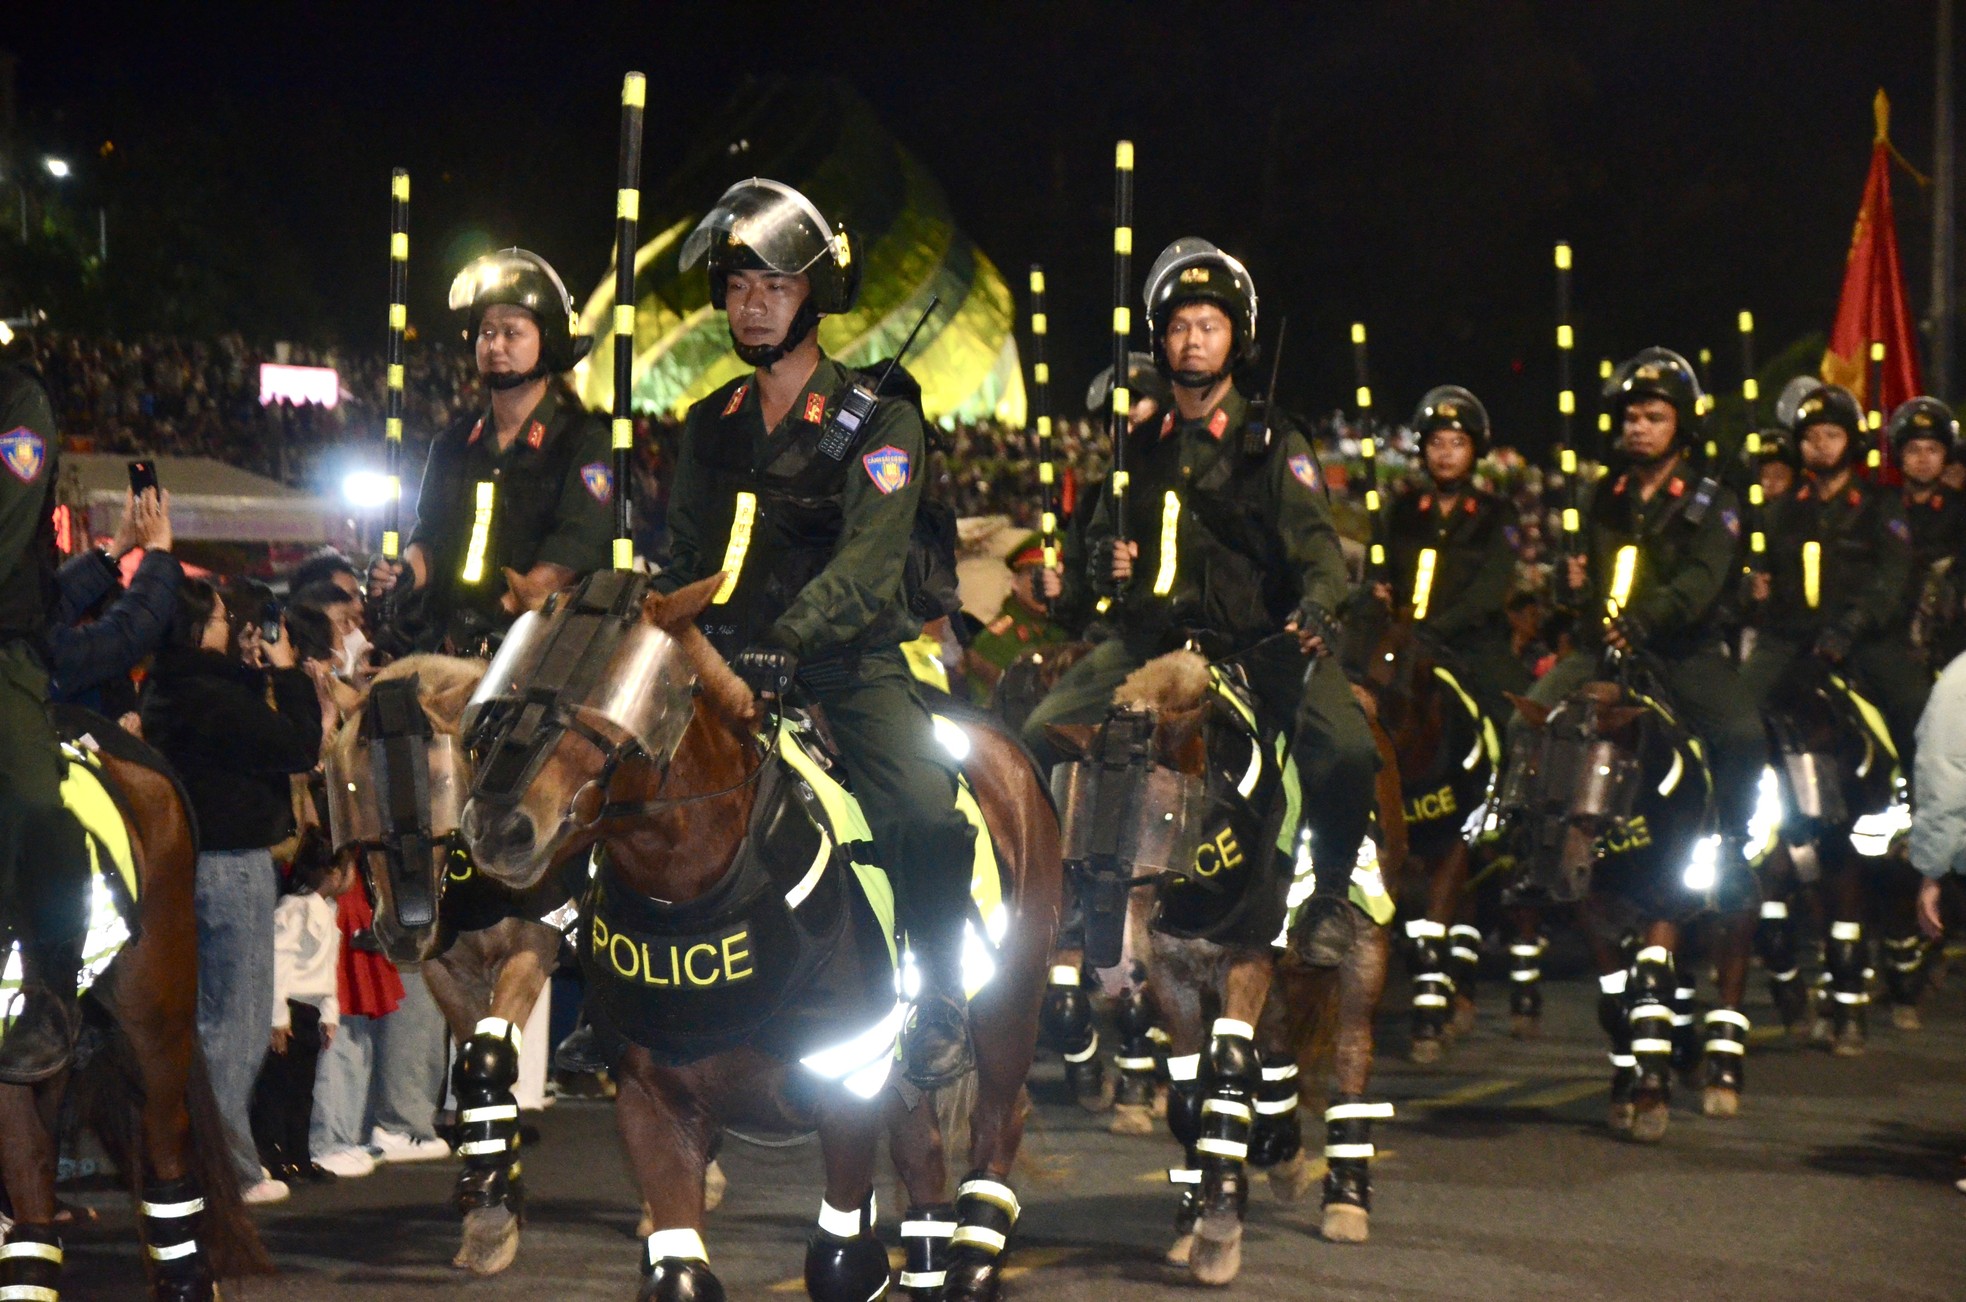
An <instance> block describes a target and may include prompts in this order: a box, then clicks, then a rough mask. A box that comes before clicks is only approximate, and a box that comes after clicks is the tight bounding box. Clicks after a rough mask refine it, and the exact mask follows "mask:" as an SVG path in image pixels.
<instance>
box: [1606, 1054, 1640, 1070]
mask: <svg viewBox="0 0 1966 1302" xmlns="http://www.w3.org/2000/svg"><path fill="white" fill-rule="evenodd" d="M1611 1065H1612V1066H1613V1067H1617V1068H1619V1069H1621V1070H1629V1069H1631V1068H1633V1067H1636V1066H1638V1059H1637V1058H1636V1057H1635V1056H1634V1055H1632V1054H1629V1053H1614V1054H1612V1055H1611Z"/></svg>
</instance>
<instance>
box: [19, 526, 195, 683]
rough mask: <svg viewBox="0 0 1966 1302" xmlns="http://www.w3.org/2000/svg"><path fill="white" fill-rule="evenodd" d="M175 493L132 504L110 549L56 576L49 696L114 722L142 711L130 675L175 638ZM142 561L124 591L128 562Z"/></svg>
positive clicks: (82, 557) (84, 555) (81, 557)
mask: <svg viewBox="0 0 1966 1302" xmlns="http://www.w3.org/2000/svg"><path fill="white" fill-rule="evenodd" d="M171 544H172V536H171V503H170V495H169V494H168V493H167V494H163V495H162V496H159V494H158V492H157V490H155V489H145V490H144V493H143V496H142V497H140V498H128V499H126V501H125V504H124V508H123V524H122V527H121V528H119V529H118V530H117V531H116V538H115V541H114V542H112V543H111V544H110V547H109V550H107V551H104V550H101V549H97V548H91V549H89V550H88V551H85V552H81V553H78V554H77V555H76V556H75V557H74V559H72V560H70V561H69V562H68V563H67V564H65V565H63V566H62V567H61V569H60V570H59V571H58V572H57V573H56V575H55V587H56V596H55V607H54V613H53V616H52V618H51V619H50V621H49V629H48V664H49V678H48V698H49V699H50V700H53V701H60V702H62V703H64V704H68V705H80V706H84V707H86V708H88V709H91V710H94V711H95V712H96V713H98V714H104V715H107V716H109V717H110V718H112V719H115V718H120V717H121V716H122V715H123V714H124V713H125V712H127V711H130V710H134V709H135V708H136V687H135V685H134V684H133V683H131V681H130V671H131V670H132V669H134V668H136V667H137V666H138V665H139V664H141V663H143V661H144V660H145V659H146V658H148V657H149V656H150V655H152V654H154V653H155V652H156V650H157V648H158V647H160V646H162V645H163V643H164V637H165V635H166V634H167V633H169V632H170V628H171V616H172V614H173V612H175V611H176V609H177V588H178V584H179V583H181V582H183V580H184V568H183V567H182V566H181V565H179V564H178V561H177V557H175V556H173V555H172V554H171ZM137 548H142V549H143V559H142V560H141V561H140V562H138V564H137V571H136V573H135V574H134V575H132V576H131V577H130V586H129V587H128V588H127V589H126V588H124V586H123V573H122V568H121V562H122V559H123V556H124V555H125V554H126V553H128V552H131V551H134V550H136V549H137Z"/></svg>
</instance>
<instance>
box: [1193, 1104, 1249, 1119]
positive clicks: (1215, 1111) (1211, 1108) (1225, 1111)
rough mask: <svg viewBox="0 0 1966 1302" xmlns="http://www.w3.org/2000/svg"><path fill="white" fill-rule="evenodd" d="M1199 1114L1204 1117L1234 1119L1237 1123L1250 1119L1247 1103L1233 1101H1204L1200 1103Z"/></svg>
mask: <svg viewBox="0 0 1966 1302" xmlns="http://www.w3.org/2000/svg"><path fill="white" fill-rule="evenodd" d="M1201 1114H1202V1115H1203V1116H1204V1117H1209V1116H1224V1117H1234V1118H1235V1119H1236V1120H1238V1121H1247V1120H1249V1119H1250V1112H1249V1105H1248V1104H1247V1103H1237V1102H1236V1101H1235V1100H1233V1099H1206V1100H1204V1101H1203V1102H1202V1105H1201Z"/></svg>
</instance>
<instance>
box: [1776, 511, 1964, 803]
mask: <svg viewBox="0 0 1966 1302" xmlns="http://www.w3.org/2000/svg"><path fill="white" fill-rule="evenodd" d="M1808 542H1815V543H1817V544H1819V546H1820V548H1821V551H1820V557H1821V560H1820V563H1819V570H1818V575H1817V600H1816V604H1815V606H1814V607H1811V606H1810V604H1809V600H1808V595H1809V594H1808V592H1807V589H1806V586H1805V578H1806V576H1805V574H1804V571H1803V556H1802V551H1803V545H1804V544H1805V543H1808ZM1768 556H1769V591H1768V600H1767V602H1766V603H1764V605H1763V608H1762V611H1761V614H1760V619H1759V621H1758V627H1757V632H1756V636H1755V644H1754V650H1753V652H1752V653H1751V654H1750V655H1749V657H1748V659H1747V662H1746V663H1745V664H1744V665H1742V667H1741V679H1742V683H1743V686H1744V687H1745V688H1746V690H1747V692H1748V694H1749V696H1750V697H1751V699H1752V700H1753V701H1754V702H1755V703H1756V705H1757V706H1765V705H1766V704H1767V703H1768V700H1769V697H1770V696H1771V695H1772V694H1773V692H1774V690H1775V688H1776V686H1777V685H1778V684H1779V683H1780V681H1781V678H1782V675H1783V673H1784V672H1785V671H1786V670H1787V669H1788V667H1789V665H1790V664H1791V663H1793V661H1794V659H1795V657H1796V656H1798V655H1801V654H1805V653H1807V652H1809V651H1810V650H1811V649H1812V648H1814V647H1815V646H1816V645H1817V644H1818V642H1819V639H1821V638H1822V637H1823V636H1824V634H1825V633H1827V632H1831V631H1835V632H1837V633H1840V634H1841V635H1842V636H1844V637H1846V638H1847V639H1848V641H1849V662H1850V664H1851V666H1852V667H1853V668H1854V671H1855V677H1856V681H1857V685H1858V688H1859V690H1861V691H1864V692H1865V693H1866V694H1867V695H1869V696H1871V697H1872V698H1873V699H1874V700H1875V701H1876V703H1877V705H1878V707H1879V708H1880V709H1881V710H1883V712H1884V717H1885V720H1886V722H1888V723H1889V724H1890V727H1891V739H1892V741H1893V742H1894V743H1895V744H1896V746H1897V748H1898V755H1899V757H1900V759H1901V761H1902V764H1903V766H1904V769H1905V771H1906V772H1907V773H1909V772H1910V770H1911V755H1912V746H1913V734H1914V730H1915V729H1916V728H1917V726H1918V716H1919V715H1920V714H1921V713H1923V712H1924V709H1925V698H1926V696H1927V695H1928V694H1929V693H1930V692H1931V678H1930V676H1929V675H1928V674H1927V673H1926V671H1925V670H1924V668H1923V667H1922V666H1921V665H1920V664H1919V662H1918V661H1917V659H1916V658H1915V657H1914V656H1913V654H1912V648H1911V638H1910V626H1911V609H1910V597H1909V593H1910V579H1911V573H1912V565H1913V558H1912V532H1911V527H1910V526H1909V525H1908V524H1907V523H1906V522H1905V516H1904V507H1903V505H1902V503H1901V502H1900V500H1899V496H1898V493H1897V492H1896V491H1895V490H1892V489H1887V488H1878V487H1876V486H1874V485H1872V484H1868V483H1865V482H1864V481H1862V480H1860V479H1857V478H1856V477H1855V476H1854V475H1853V476H1851V477H1850V478H1849V479H1848V480H1847V481H1846V482H1845V484H1844V486H1843V487H1842V488H1840V489H1839V490H1838V491H1837V492H1836V494H1835V495H1834V496H1833V497H1831V498H1829V499H1828V500H1825V499H1824V496H1823V490H1822V485H1821V484H1820V483H1818V482H1816V481H1815V480H1814V479H1810V480H1805V481H1804V482H1803V484H1802V485H1801V486H1800V487H1799V488H1797V489H1796V491H1795V492H1794V493H1793V494H1792V495H1790V496H1789V498H1788V499H1787V500H1785V501H1783V502H1782V503H1780V505H1779V506H1777V507H1776V508H1775V510H1774V511H1773V514H1772V519H1771V520H1770V528H1769V538H1768Z"/></svg>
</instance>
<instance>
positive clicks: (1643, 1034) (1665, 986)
mask: <svg viewBox="0 0 1966 1302" xmlns="http://www.w3.org/2000/svg"><path fill="white" fill-rule="evenodd" d="M1674 988H1675V982H1674V979H1673V970H1672V951H1671V950H1669V949H1666V948H1665V947H1664V946H1663V945H1648V946H1646V947H1645V948H1644V949H1641V950H1639V951H1638V957H1637V959H1636V960H1635V961H1634V962H1633V963H1632V978H1631V985H1630V986H1629V987H1628V993H1629V998H1630V1001H1631V1011H1630V1012H1629V1013H1628V1014H1627V1015H1626V1018H1627V1021H1628V1022H1629V1024H1630V1026H1631V1036H1632V1039H1631V1054H1632V1056H1633V1057H1634V1058H1636V1059H1638V1080H1637V1082H1636V1085H1635V1088H1636V1089H1637V1090H1639V1091H1640V1092H1641V1093H1654V1094H1659V1095H1661V1096H1663V1095H1667V1094H1669V1093H1671V1090H1672V1006H1671V1005H1670V1003H1668V1001H1669V1000H1670V999H1671V998H1672V996H1673V990H1674Z"/></svg>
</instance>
